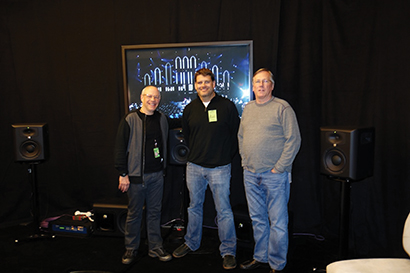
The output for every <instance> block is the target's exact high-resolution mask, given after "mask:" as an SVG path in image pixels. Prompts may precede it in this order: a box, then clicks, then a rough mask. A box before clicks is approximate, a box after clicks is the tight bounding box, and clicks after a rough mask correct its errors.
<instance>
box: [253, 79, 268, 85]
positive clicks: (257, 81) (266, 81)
mask: <svg viewBox="0 0 410 273" xmlns="http://www.w3.org/2000/svg"><path fill="white" fill-rule="evenodd" d="M270 82H272V81H271V80H266V79H265V80H254V81H253V83H256V84H260V83H263V84H268V83H270Z"/></svg>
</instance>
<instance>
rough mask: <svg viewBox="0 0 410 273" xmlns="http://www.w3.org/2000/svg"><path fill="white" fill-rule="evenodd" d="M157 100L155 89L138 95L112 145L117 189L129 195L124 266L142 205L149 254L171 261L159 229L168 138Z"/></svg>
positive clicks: (133, 247)
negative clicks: (137, 102)
mask: <svg viewBox="0 0 410 273" xmlns="http://www.w3.org/2000/svg"><path fill="white" fill-rule="evenodd" d="M160 99H161V96H160V93H159V91H158V89H157V88H156V87H154V86H147V87H145V88H144V89H143V90H142V92H141V102H142V106H141V108H140V109H138V110H136V111H132V112H130V113H128V114H127V115H126V116H125V117H124V118H123V119H122V120H121V122H120V124H119V127H118V132H117V138H116V143H115V167H116V169H117V170H118V172H119V185H118V188H119V189H120V190H121V191H122V192H127V195H128V214H127V220H126V224H125V249H126V251H125V254H124V255H123V257H122V263H123V264H130V263H131V262H132V261H133V260H134V259H135V257H136V254H137V251H138V247H139V245H140V233H141V220H142V214H143V207H144V204H145V203H146V219H147V232H148V234H147V235H148V248H149V252H148V255H149V256H150V257H154V258H155V257H158V258H159V260H160V261H164V262H165V261H169V260H171V259H172V256H171V255H170V254H169V253H167V252H166V251H165V250H164V248H163V246H162V237H161V226H160V221H161V208H162V193H163V183H164V178H163V171H164V169H165V166H166V158H167V138H168V122H167V118H166V116H165V115H164V114H162V113H160V112H158V111H156V109H157V107H158V105H159V101H160Z"/></svg>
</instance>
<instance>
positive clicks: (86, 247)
mask: <svg viewBox="0 0 410 273" xmlns="http://www.w3.org/2000/svg"><path fill="white" fill-rule="evenodd" d="M32 231H33V228H31V227H30V225H27V226H25V225H19V226H15V227H7V228H2V229H0V272H3V273H14V272H18V273H23V272H24V273H28V272H30V273H36V272H45V273H49V272H56V273H57V272H58V273H74V272H77V273H78V272H95V273H97V272H98V273H102V272H109V273H120V272H146V273H149V272H170V273H174V272H175V273H188V272H198V273H201V272H211V273H217V272H227V271H226V270H224V269H223V268H222V259H221V258H220V256H219V250H218V246H219V241H218V236H217V230H215V229H210V228H205V229H204V235H203V243H202V246H201V248H200V249H199V250H198V251H196V252H193V253H190V254H189V255H187V256H186V257H184V258H181V259H173V260H171V261H169V262H160V261H159V260H158V259H154V258H150V257H149V256H148V255H147V246H146V244H145V241H144V240H142V244H141V247H140V250H139V254H138V258H137V260H136V262H135V263H133V264H131V265H123V264H122V263H121V256H122V254H123V252H124V245H123V238H122V237H121V236H111V235H110V234H107V235H101V234H100V235H97V234H90V235H87V236H83V235H81V236H78V235H72V234H69V236H66V234H64V233H63V234H59V233H58V234H57V235H56V236H55V237H54V238H51V237H50V238H49V237H48V236H44V237H41V238H38V239H37V240H35V239H29V240H28V241H25V240H24V239H25V238H27V237H28V236H29V235H32V234H35V233H33V232H32ZM46 235H48V234H47V233H46ZM108 235H110V236H108ZM180 235H181V233H180V232H178V231H177V230H175V231H174V230H173V229H172V228H168V229H167V228H164V229H163V237H164V247H165V249H166V250H168V251H169V252H170V253H171V252H172V251H173V250H174V249H175V248H177V247H178V246H179V244H180V243H181V242H182V241H181V237H180ZM16 239H18V243H16V242H15V240H16ZM336 250H337V246H336V245H335V244H332V243H330V242H328V241H327V240H322V238H315V237H313V236H310V235H305V234H300V235H293V236H292V238H291V240H290V249H289V258H288V265H287V267H286V268H285V270H284V272H295V273H296V272H297V273H308V272H325V271H324V270H323V269H324V268H325V267H326V264H328V263H329V262H331V261H333V260H334V259H335V255H334V253H335V252H336ZM250 258H252V247H251V244H249V243H248V242H246V241H243V240H242V241H241V242H239V243H238V250H237V260H238V264H239V263H241V262H243V261H245V260H248V259H250ZM230 272H245V271H244V270H241V269H239V266H238V267H237V268H236V269H234V270H230ZM252 272H255V273H260V272H266V273H267V272H269V269H263V268H261V269H256V270H252Z"/></svg>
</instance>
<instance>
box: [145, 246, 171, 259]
mask: <svg viewBox="0 0 410 273" xmlns="http://www.w3.org/2000/svg"><path fill="white" fill-rule="evenodd" d="M148 255H149V256H150V257H151V258H157V257H158V259H159V260H160V261H161V262H168V261H170V260H171V259H172V256H171V254H169V253H168V252H166V251H165V249H164V248H163V247H159V248H155V249H152V250H150V251H148Z"/></svg>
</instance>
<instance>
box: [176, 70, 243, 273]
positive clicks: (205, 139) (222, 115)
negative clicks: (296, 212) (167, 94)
mask: <svg viewBox="0 0 410 273" xmlns="http://www.w3.org/2000/svg"><path fill="white" fill-rule="evenodd" d="M214 88H215V77H214V75H213V73H212V71H211V70H209V69H206V68H203V69H200V70H198V71H197V72H196V73H195V89H196V91H197V93H198V97H197V98H196V99H195V100H193V101H192V102H191V103H190V104H188V105H187V106H186V107H185V109H184V113H183V116H182V133H183V134H184V137H185V140H186V143H187V145H188V148H189V155H188V163H187V171H186V172H187V175H186V182H187V187H188V190H189V197H190V204H189V208H188V220H189V221H188V227H187V233H186V235H185V243H184V244H182V245H181V246H180V247H178V248H177V249H176V250H175V251H174V252H173V256H174V257H175V258H181V257H184V256H185V255H186V254H188V253H189V252H191V251H195V250H197V249H198V248H199V246H200V243H201V239H202V222H203V203H204V199H205V191H206V189H207V186H208V185H209V187H210V189H211V191H212V195H213V199H214V202H215V209H216V211H217V223H218V233H219V239H220V241H221V245H220V247H219V250H220V253H221V256H222V257H223V267H224V268H225V269H233V268H235V267H236V259H235V255H236V232H235V224H234V218H233V213H232V209H231V205H230V199H229V195H230V178H231V162H232V159H233V157H234V155H235V153H236V152H237V149H238V148H237V147H238V142H237V133H238V128H239V114H238V110H237V109H236V106H235V104H234V103H233V102H231V101H230V100H228V99H226V98H224V97H221V96H219V95H218V94H216V93H215V90H214Z"/></svg>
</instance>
